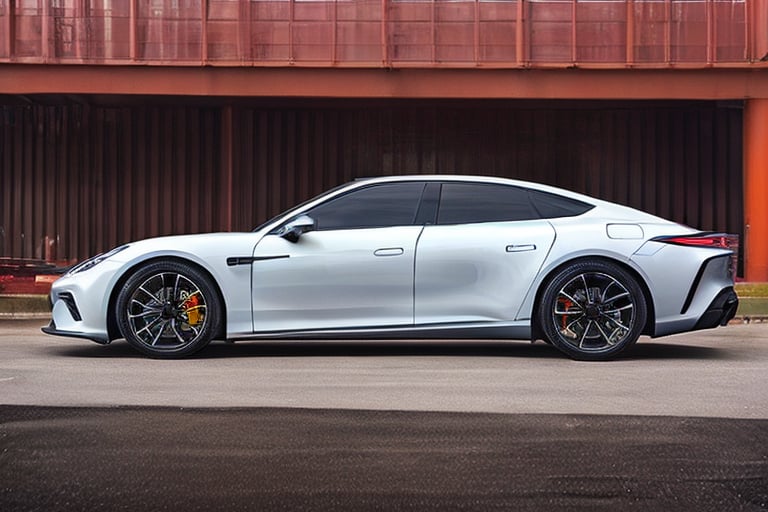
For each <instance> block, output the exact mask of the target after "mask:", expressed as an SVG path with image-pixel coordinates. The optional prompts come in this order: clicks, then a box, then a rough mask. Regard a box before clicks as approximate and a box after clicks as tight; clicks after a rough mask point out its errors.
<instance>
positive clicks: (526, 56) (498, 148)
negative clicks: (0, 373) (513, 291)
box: [0, 0, 768, 281]
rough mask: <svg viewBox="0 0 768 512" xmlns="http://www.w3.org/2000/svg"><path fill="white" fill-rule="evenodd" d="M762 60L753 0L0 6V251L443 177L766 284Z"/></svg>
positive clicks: (240, 219)
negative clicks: (346, 185) (659, 240)
mask: <svg viewBox="0 0 768 512" xmlns="http://www.w3.org/2000/svg"><path fill="white" fill-rule="evenodd" d="M766 58H768V2H764V1H762V0H491V1H483V0H474V1H467V0H363V1H353V0H338V1H319V0H269V1H261V0H186V1H185V0H126V1H117V0H0V256H10V257H16V258H20V257H25V258H30V257H31V258H44V259H48V260H57V261H62V260H78V259H83V258H85V257H88V256H91V255H93V254H96V253H98V252H101V251H104V250H107V249H109V248H110V247H112V246H115V245H117V244H120V243H123V242H126V241H129V240H132V239H137V238H145V237H150V236H156V235H164V234H172V233H191V232H200V231H214V230H249V229H251V228H252V227H253V226H256V225H258V224H259V223H261V222H262V221H264V220H266V219H267V218H268V217H270V216H272V215H274V214H276V213H278V212H279V211H281V210H283V209H285V208H287V207H289V206H291V205H293V204H295V203H297V202H300V201H302V200H304V199H307V198H308V197H310V196H312V195H314V194H316V193H319V192H321V191H322V190H324V189H326V188H329V187H331V186H335V185H337V184H340V183H342V182H344V181H348V180H350V179H354V178H356V177H361V176H374V175H384V174H410V173H454V172H457V173H464V174H484V175H496V176H505V177H512V178H519V179H527V180H533V181H540V182H544V183H548V184H553V185H557V186H561V187H565V188H568V189H572V190H576V191H579V192H584V193H587V194H590V195H593V196H596V197H600V198H603V199H608V200H611V201H615V202H618V203H622V204H627V205H630V206H634V207H637V208H640V209H643V210H646V211H649V212H651V213H655V214H658V215H660V216H663V217H667V218H670V219H674V220H677V221H679V222H683V223H686V224H690V225H693V226H696V227H698V228H701V229H704V230H713V231H728V232H734V233H738V234H739V235H740V236H741V240H742V250H741V255H742V262H741V266H740V268H741V274H742V277H744V278H746V279H748V280H752V281H768V201H766V199H765V196H766V194H767V193H768V63H766V62H765V60H766Z"/></svg>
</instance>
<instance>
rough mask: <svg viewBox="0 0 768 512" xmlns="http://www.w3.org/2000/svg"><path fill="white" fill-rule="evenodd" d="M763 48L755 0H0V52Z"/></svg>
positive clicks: (575, 55) (343, 56)
mask: <svg viewBox="0 0 768 512" xmlns="http://www.w3.org/2000/svg"><path fill="white" fill-rule="evenodd" d="M767 53H768V2H764V1H761V0H337V1H327V0H184V1H181V0H0V62H17V63H50V64H121V65H123V64H142V65H147V64H149V65H152V64H154V65H180V66H200V65H217V66H320V67H333V66H354V67H409V66H412V67H504V68H516V67H574V66H579V67H590V66H592V67H608V68H611V67H622V68H623V67H638V66H639V67H675V66H683V67H708V66H737V67H738V66H742V67H743V66H749V65H752V64H754V63H757V62H760V59H761V58H763V57H764V56H765V55H766V54H767Z"/></svg>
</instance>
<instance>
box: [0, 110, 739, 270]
mask: <svg viewBox="0 0 768 512" xmlns="http://www.w3.org/2000/svg"><path fill="white" fill-rule="evenodd" d="M148 102H149V103H153V102H156V100H151V99H150V100H148ZM132 103H133V102H132ZM228 109H229V110H230V112H231V113H230V114H226V112H227V110H228ZM741 123H742V110H741V106H740V104H735V105H731V104H722V105H719V104H716V103H713V102H699V103H688V104H670V103H660V104H658V103H642V102H627V103H578V102H574V103H563V104H560V105H559V106H558V105H557V104H554V105H553V104H551V103H549V104H535V103H530V102H483V101H479V102H466V103H461V104H458V105H457V104H456V103H455V102H454V103H444V102H438V101H435V102H427V103H424V102H418V103H417V102H408V101H401V102H380V103H363V102H355V103H354V104H349V103H348V102H345V103H334V104H329V105H325V106H323V105H322V104H318V105H314V106H313V105H309V104H308V105H304V106H302V105H299V104H288V105H280V106H261V107H259V106H247V105H246V106H226V107H217V106H201V105H198V106H195V105H184V106H161V105H146V106H142V105H136V104H131V105H118V106H114V107H109V106H93V105H90V106H89V105H80V104H58V105H54V106H42V105H31V106H7V107H0V166H2V168H0V172H1V174H0V176H1V178H0V180H1V181H0V201H2V204H0V215H1V217H0V256H12V257H42V258H46V259H57V260H80V259H83V258H86V257H88V256H91V255H94V254H96V253H98V252H101V251H104V250H107V249H109V248H110V247H113V246H115V245H118V244H120V243H124V242H127V241H130V240H135V239H140V238H146V237H151V236H158V235H166V234H176V233H194V232H205V231H215V230H225V229H227V228H229V227H231V228H232V229H234V230H249V229H251V228H252V227H253V226H255V225H257V224H259V223H261V222H263V221H265V220H266V219H268V218H269V217H271V216H273V215H275V214H277V213H279V212H280V211H282V210H284V209H286V208H288V207H290V206H292V205H294V204H296V203H298V202H300V201H303V200H305V199H307V198H309V197H311V196H312V195H315V194H317V193H319V192H321V191H323V190H325V189H327V188H329V187H332V186H335V185H337V184H340V183H342V182H345V181H349V180H351V179H353V178H355V177H361V176H374V175H385V174H406V173H448V172H458V173H467V174H489V175H498V176H507V177H513V178H520V179H527V180H534V181H540V182H544V183H550V184H554V185H558V186H562V187H565V188H569V189H573V190H576V191H579V192H584V193H587V194H590V195H594V196H597V197H601V198H604V199H608V200H612V201H617V202H619V203H623V204H628V205H630V206H634V207H637V208H641V209H644V210H647V211H649V212H652V213H656V214H658V215H661V216H663V217H667V218H671V219H674V220H677V221H680V222H684V223H687V224H691V225H694V226H697V227H699V228H702V229H712V230H727V231H730V232H735V233H741V232H742V215H743V214H742V204H743V202H742V190H741V187H742V154H741V151H742V148H741V140H742V133H741V130H742V127H741Z"/></svg>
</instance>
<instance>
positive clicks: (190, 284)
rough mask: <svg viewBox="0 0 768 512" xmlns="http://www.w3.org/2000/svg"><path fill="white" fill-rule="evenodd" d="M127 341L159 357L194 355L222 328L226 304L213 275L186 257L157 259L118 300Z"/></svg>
mask: <svg viewBox="0 0 768 512" xmlns="http://www.w3.org/2000/svg"><path fill="white" fill-rule="evenodd" d="M115 318H117V325H118V326H119V328H120V332H121V333H122V335H123V337H124V338H125V340H126V341H127V342H128V343H129V344H130V345H131V346H133V348H135V349H136V350H138V351H139V352H142V353H143V354H146V355H148V356H150V357H154V358H158V359H173V358H179V357H184V356H188V355H190V354H193V353H195V352H197V351H198V350H200V349H202V348H203V347H205V346H206V345H208V343H210V341H211V339H213V336H215V335H216V333H218V332H219V328H220V326H221V321H222V308H221V302H220V300H219V295H218V294H217V293H216V288H215V287H214V285H213V283H212V282H211V280H210V278H209V277H208V276H206V275H205V274H204V273H203V272H201V271H200V270H198V269H197V268H195V267H193V266H191V265H189V264H187V263H183V262H177V261H156V262H154V263H149V264H147V265H146V266H144V267H141V268H139V269H138V270H137V271H136V272H135V273H134V274H133V275H132V276H131V277H130V278H128V281H126V283H125V286H124V287H123V289H122V291H121V292H120V295H119V296H118V298H117V302H116V305H115Z"/></svg>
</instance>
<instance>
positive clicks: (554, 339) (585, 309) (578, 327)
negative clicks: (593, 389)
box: [538, 260, 648, 361]
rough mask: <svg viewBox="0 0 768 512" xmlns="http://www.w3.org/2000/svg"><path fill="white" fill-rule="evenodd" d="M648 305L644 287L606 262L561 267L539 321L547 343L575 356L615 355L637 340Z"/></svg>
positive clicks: (597, 358)
mask: <svg viewBox="0 0 768 512" xmlns="http://www.w3.org/2000/svg"><path fill="white" fill-rule="evenodd" d="M647 315H648V308H647V304H646V301H645V295H644V294H643V291H642V289H641V288H640V285H639V284H638V283H637V280H636V279H635V278H634V277H633V276H632V275H631V274H629V272H627V271H626V270H624V269H623V268H621V267H620V266H618V265H617V264H615V263H611V262H609V261H604V260H584V261H580V262H577V263H575V264H573V265H571V266H569V267H566V268H564V269H562V270H560V271H559V272H558V273H557V274H555V275H554V277H552V278H551V279H550V280H549V281H548V283H547V285H546V288H545V289H544V293H543V295H542V300H541V303H540V307H539V310H538V321H539V325H540V326H541V329H542V331H543V332H544V335H545V336H546V338H547V339H548V340H549V342H550V343H551V344H552V345H554V346H555V347H557V348H558V349H560V350H561V351H563V352H565V353H566V354H567V355H569V356H570V357H571V358H573V359H577V360H581V361H605V360H609V359H613V358H615V357H616V356H618V355H619V354H621V353H622V352H624V351H625V350H626V349H628V348H629V347H631V346H632V345H634V344H635V342H637V339H638V338H639V337H640V334H641V333H642V331H643V328H644V326H645V322H646V318H647Z"/></svg>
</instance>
